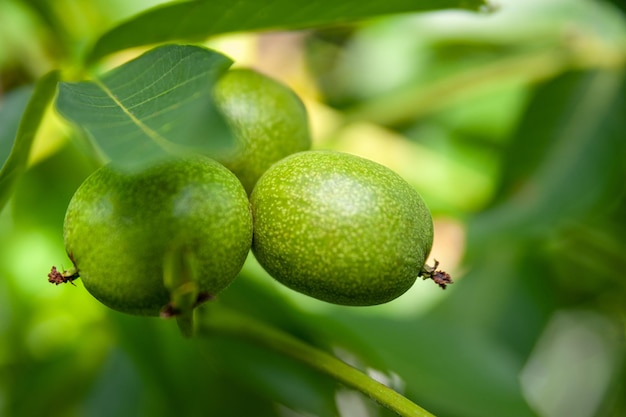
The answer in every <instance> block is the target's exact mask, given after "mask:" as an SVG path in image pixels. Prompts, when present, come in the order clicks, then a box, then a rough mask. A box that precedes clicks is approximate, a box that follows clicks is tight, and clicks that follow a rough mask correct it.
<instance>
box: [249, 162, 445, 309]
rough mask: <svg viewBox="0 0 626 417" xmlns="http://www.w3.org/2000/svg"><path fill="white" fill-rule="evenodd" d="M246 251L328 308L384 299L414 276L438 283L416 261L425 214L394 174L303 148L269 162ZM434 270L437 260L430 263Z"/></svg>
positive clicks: (421, 256)
mask: <svg viewBox="0 0 626 417" xmlns="http://www.w3.org/2000/svg"><path fill="white" fill-rule="evenodd" d="M250 202H251V206H252V216H253V219H254V237H253V243H252V251H253V253H254V255H255V257H256V258H257V260H258V262H259V263H260V264H261V266H263V268H264V269H265V270H266V271H267V272H268V273H269V274H270V275H271V276H272V277H274V278H275V279H276V280H277V281H279V282H281V283H282V284H284V285H286V286H287V287H290V288H291V289H293V290H296V291H298V292H301V293H303V294H306V295H309V296H311V297H314V298H317V299H319V300H323V301H327V302H330V303H335V304H342V305H353V306H366V305H375V304H382V303H386V302H388V301H391V300H393V299H395V298H397V297H398V296H400V295H401V294H403V293H404V292H406V291H407V290H408V289H409V288H410V287H411V286H412V285H413V283H414V282H415V280H416V278H417V277H418V276H424V277H429V278H433V279H435V281H436V282H437V283H438V284H439V285H441V286H442V287H443V288H445V284H447V283H450V282H451V281H450V280H449V276H447V274H445V273H443V272H441V271H435V268H431V267H428V266H425V265H424V263H425V261H426V258H427V257H428V255H429V252H430V250H431V247H432V243H433V222H432V218H431V214H430V212H429V210H428V208H427V207H426V204H425V203H424V201H423V200H422V198H421V197H420V195H419V194H418V193H417V192H416V191H415V190H414V189H413V188H412V187H411V186H410V185H409V184H408V183H407V182H406V181H405V180H403V179H402V178H401V177H400V176H399V175H398V174H396V173H395V172H393V171H392V170H390V169H389V168H386V167H384V166H382V165H379V164H377V163H375V162H373V161H370V160H367V159H363V158H360V157H357V156H354V155H350V154H345V153H340V152H334V151H306V152H300V153H297V154H294V155H291V156H289V157H286V158H284V159H283V160H281V161H280V162H277V163H276V164H274V165H273V166H272V167H271V168H270V169H269V170H268V171H267V172H266V173H265V174H264V175H263V176H262V177H261V179H260V180H259V182H258V183H257V186H256V187H255V189H254V191H253V193H252V195H251V199H250ZM435 267H436V265H435Z"/></svg>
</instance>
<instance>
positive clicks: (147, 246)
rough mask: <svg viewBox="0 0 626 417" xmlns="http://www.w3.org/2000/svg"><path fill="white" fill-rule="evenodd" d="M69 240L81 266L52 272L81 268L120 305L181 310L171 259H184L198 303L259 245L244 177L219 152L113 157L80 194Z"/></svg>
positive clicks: (137, 310)
mask: <svg viewBox="0 0 626 417" xmlns="http://www.w3.org/2000/svg"><path fill="white" fill-rule="evenodd" d="M64 241H65V248H66V250H67V253H68V255H69V257H70V259H71V260H72V262H73V263H74V270H73V271H71V272H67V271H66V272H63V273H62V272H59V271H57V270H56V268H53V270H52V272H51V274H50V275H49V279H50V281H51V282H53V283H57V284H58V283H60V282H65V281H71V280H73V279H74V278H77V277H78V276H80V278H81V280H82V281H83V283H84V285H85V288H86V289H87V290H88V291H89V292H90V293H91V294H92V295H93V296H94V297H95V298H97V299H98V300H100V301H101V302H102V303H103V304H105V305H107V306H108V307H110V308H112V309H115V310H118V311H121V312H125V313H130V314H137V315H148V316H154V315H159V314H162V315H175V314H173V313H175V307H176V306H172V304H171V302H172V288H168V285H167V282H166V281H165V280H164V279H165V275H166V271H165V268H166V267H165V263H166V262H167V261H168V259H169V260H171V259H173V257H174V258H175V259H176V257H178V258H180V259H183V262H182V264H183V265H185V264H186V265H187V267H188V268H187V269H185V271H186V273H187V274H188V275H190V276H188V277H186V280H187V281H189V280H190V278H191V282H192V283H193V285H194V286H196V288H197V300H195V301H197V302H198V303H199V302H201V301H203V300H206V299H209V298H211V297H212V296H214V295H216V294H217V293H219V292H220V291H222V290H223V289H224V288H226V287H227V286H228V285H229V284H230V283H231V282H232V281H233V279H234V278H235V277H236V275H237V274H238V273H239V271H240V270H241V268H242V266H243V263H244V261H245V259H246V257H247V254H248V252H249V250H250V245H251V242H252V217H251V212H250V204H249V200H248V196H247V194H246V192H245V190H244V188H243V186H242V185H241V183H240V182H239V180H238V179H237V177H235V175H234V174H233V173H232V172H230V171H229V170H227V169H226V168H225V167H224V166H222V165H221V164H219V163H218V162H216V161H214V160H212V159H209V158H188V159H178V160H172V161H168V162H164V163H161V164H158V165H155V166H152V167H150V168H148V169H146V170H143V171H141V172H136V173H122V172H119V171H117V170H115V169H114V168H112V167H111V166H109V165H107V166H104V167H102V168H100V169H98V170H97V171H95V172H94V173H93V174H92V175H91V176H89V177H88V178H87V179H86V180H85V181H84V182H83V184H82V185H81V186H80V187H79V189H78V190H77V191H76V193H75V194H74V196H73V197H72V199H71V201H70V204H69V207H68V209H67V212H66V217H65V223H64ZM190 270H191V271H192V272H193V274H189V271H190ZM174 272H176V271H174ZM169 273H170V274H171V273H172V271H171V268H170V270H169ZM182 273H184V271H182V270H181V274H182ZM178 278H180V277H176V276H175V277H173V281H174V282H176V281H177V279H178ZM171 280H172V277H170V281H171ZM186 280H185V279H182V278H181V279H180V282H181V283H185V281H186Z"/></svg>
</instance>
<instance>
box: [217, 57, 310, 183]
mask: <svg viewBox="0 0 626 417" xmlns="http://www.w3.org/2000/svg"><path fill="white" fill-rule="evenodd" d="M214 97H215V102H216V104H217V107H218V109H220V111H222V113H223V114H224V116H225V118H226V121H227V122H228V123H229V125H230V126H231V128H232V129H233V131H234V134H235V138H236V148H235V150H234V151H233V152H231V153H229V154H225V155H220V156H215V159H217V160H218V161H219V162H221V163H222V164H224V165H225V166H226V167H227V168H229V169H230V170H231V171H233V172H234V173H235V175H237V177H239V179H240V180H241V182H242V183H243V185H244V188H245V189H246V191H247V192H248V194H250V193H251V192H252V189H253V188H254V185H255V184H256V182H257V180H258V179H259V177H261V175H262V174H263V173H264V172H265V171H266V170H267V169H268V168H269V167H270V166H271V165H272V164H273V163H274V162H276V161H278V160H280V159H282V158H284V157H285V156H287V155H291V154H292V153H295V152H299V151H304V150H307V149H310V148H311V138H310V134H309V125H308V119H307V113H306V109H305V108H304V105H303V104H302V102H301V101H300V99H299V98H298V96H297V95H296V94H295V93H294V92H293V91H292V90H291V89H290V88H289V87H287V86H285V85H283V84H281V83H279V82H277V81H275V80H273V79H271V78H269V77H267V76H265V75H262V74H260V73H258V72H256V71H253V70H249V69H235V70H231V71H228V72H227V73H226V74H224V75H223V76H222V78H220V80H219V81H218V83H217V84H216V86H215V89H214Z"/></svg>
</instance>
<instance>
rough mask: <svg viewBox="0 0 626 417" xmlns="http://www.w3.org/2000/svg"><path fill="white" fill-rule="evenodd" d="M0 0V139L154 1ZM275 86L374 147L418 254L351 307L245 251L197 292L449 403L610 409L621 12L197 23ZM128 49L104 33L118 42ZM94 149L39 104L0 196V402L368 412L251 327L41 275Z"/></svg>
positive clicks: (504, 408)
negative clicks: (400, 198) (392, 293)
mask: <svg viewBox="0 0 626 417" xmlns="http://www.w3.org/2000/svg"><path fill="white" fill-rule="evenodd" d="M156 3H158V2H156V1H150V0H142V1H135V2H126V1H122V0H115V1H111V0H107V1H104V0H97V1H78V0H58V1H54V2H51V1H46V0H0V161H5V160H6V157H7V155H8V153H9V152H10V149H11V145H12V141H13V138H14V136H15V131H16V129H17V123H18V122H19V115H20V114H21V113H22V111H23V110H24V108H25V106H26V103H27V101H28V98H29V97H30V93H31V92H32V84H33V82H34V81H36V80H37V79H38V78H39V77H40V76H42V75H43V74H44V73H46V72H47V71H49V70H50V69H53V68H62V69H63V70H64V71H67V72H68V73H71V72H72V71H73V70H74V69H75V68H76V62H77V59H78V57H79V56H80V54H81V53H82V52H83V51H84V49H85V47H86V46H87V45H88V42H89V41H91V40H93V39H95V38H97V36H98V35H99V34H101V33H102V32H104V31H105V30H106V29H107V28H109V27H111V26H112V25H114V24H115V23H116V22H119V21H120V20H122V19H124V18H127V17H129V16H131V15H133V14H135V13H137V12H140V11H141V10H143V9H145V8H147V7H149V6H153V5H155V4H156ZM206 45H207V46H209V47H212V48H215V49H217V50H219V51H221V52H223V53H224V54H226V55H228V56H230V57H231V58H233V59H234V60H235V65H236V66H252V67H254V68H256V69H258V70H260V71H262V72H265V73H266V74H269V75H271V76H273V77H275V78H277V79H279V80H281V81H283V82H284V83H286V84H288V85H289V86H291V87H292V88H293V89H294V90H296V91H297V92H298V94H299V95H300V96H301V97H302V99H303V100H304V101H305V103H306V105H307V108H308V110H309V114H310V120H311V128H312V132H313V136H314V147H315V148H319V149H337V150H342V151H346V152H351V153H354V154H358V155H361V156H364V157H367V158H370V159H373V160H376V161H378V162H380V163H382V164H385V165H387V166H389V167H390V168H392V169H394V170H395V171H396V172H398V173H399V174H400V175H401V176H403V177H404V178H405V179H406V180H407V181H409V182H410V183H411V184H412V185H413V186H414V187H415V188H416V189H417V190H418V191H419V192H420V194H421V195H422V197H423V198H424V199H425V200H426V202H427V204H428V205H429V206H430V208H431V210H432V212H433V216H434V221H435V244H434V248H433V251H432V254H431V258H432V259H435V258H436V259H437V260H439V261H440V262H441V264H442V267H443V268H444V269H446V270H447V271H448V272H449V273H450V274H451V275H452V276H453V278H454V280H455V284H454V285H452V286H450V287H449V288H448V289H447V290H445V291H441V290H440V289H439V288H438V287H437V286H436V285H433V284H432V283H430V282H422V281H421V280H420V281H418V282H417V283H416V284H415V286H414V287H413V288H412V289H411V290H410V291H409V292H407V293H406V294H405V295H403V296H402V297H400V298H399V299H397V300H395V301H393V302H391V303H389V304H386V305H382V306H376V307H368V308H354V307H341V306H334V305H330V304H326V303H323V302H321V301H316V300H313V299H309V298H307V297H305V296H301V295H299V294H297V293H294V292H292V291H290V290H288V289H285V288H282V287H281V286H279V285H278V284H276V283H275V282H274V281H273V280H272V279H271V278H270V277H268V276H267V275H266V274H265V273H264V272H263V271H262V269H261V268H260V267H259V266H258V265H257V264H256V262H255V261H254V259H253V257H252V256H250V259H249V260H248V262H247V263H246V266H245V268H244V270H243V271H242V273H241V276H240V277H239V278H238V279H237V280H236V281H235V283H234V284H233V285H232V286H231V287H229V289H228V290H227V291H225V292H224V293H223V294H221V296H220V298H219V300H218V301H217V302H218V303H222V304H223V305H226V306H229V307H233V308H236V309H238V310H240V311H242V312H245V313H250V314H252V315H254V316H255V317H257V318H261V319H263V320H265V321H266V322H268V323H271V324H273V325H275V326H277V327H279V328H281V329H284V330H286V331H288V332H290V333H292V334H294V335H296V336H297V337H299V338H302V339H304V340H305V341H307V342H309V343H311V344H313V345H316V346H318V347H320V348H322V349H325V350H328V351H330V352H332V353H333V354H335V355H336V356H338V357H339V358H341V359H342V360H344V361H346V362H348V363H350V364H352V365H354V366H355V367H357V368H359V369H362V370H363V371H364V372H366V373H368V374H369V375H371V376H372V377H374V378H376V379H378V380H379V381H381V382H384V383H385V384H388V385H390V386H392V387H393V388H394V389H396V390H398V391H399V392H401V393H403V394H404V395H406V396H407V397H409V398H410V399H412V400H413V401H415V402H416V403H418V404H419V405H421V406H422V407H424V408H426V409H427V410H429V411H431V412H433V413H434V414H436V415H440V416H448V417H487V416H488V417H491V416H493V417H503V416H507V417H518V416H519V417H525V416H529V417H531V416H537V417H566V416H567V417H624V416H626V362H625V360H624V359H625V357H626V355H625V354H626V343H625V331H626V326H625V323H626V322H625V319H626V276H625V275H626V103H625V99H626V89H625V85H624V81H625V76H624V74H625V69H626V17H625V6H624V3H623V2H621V0H615V1H614V2H612V3H611V2H607V1H604V2H603V1H591V0H587V1H585V0H550V1H539V0H528V1H524V2H517V1H513V0H500V1H499V2H498V8H497V10H496V11H495V12H493V13H490V14H477V13H470V12H465V11H443V12H433V13H423V14H416V15H411V14H405V15H396V16H386V17H380V18H376V19H371V20H368V21H364V22H360V23H358V24H351V25H343V26H333V27H328V28H323V29H315V30H299V31H292V32H272V33H245V34H234V35H228V36H220V37H215V38H211V39H209V40H208V41H207V42H206ZM137 52H138V51H130V52H127V53H122V54H117V55H115V56H113V57H112V58H111V60H110V62H109V63H108V64H109V65H116V64H119V63H122V62H124V61H125V60H127V59H129V58H130V57H132V56H136V54H137ZM95 168H97V163H96V162H95V161H94V160H93V159H91V158H90V157H88V156H87V155H86V154H84V153H83V152H82V150H81V147H80V146H79V145H77V142H76V141H75V140H74V138H73V133H72V131H71V129H70V128H69V127H68V125H67V124H66V123H65V122H63V121H62V120H61V119H60V118H59V117H58V116H57V115H56V114H55V112H54V110H53V109H50V111H49V112H48V114H47V117H46V118H45V120H44V124H43V126H42V128H41V130H40V132H39V134H38V135H37V137H36V139H35V143H34V146H33V149H32V152H31V154H30V158H29V167H28V170H27V172H26V173H25V175H23V176H22V177H21V178H20V179H19V181H18V183H17V186H16V187H15V189H14V193H13V195H12V197H11V199H10V201H9V203H8V204H7V205H6V206H5V207H4V208H3V209H2V211H1V212H0V416H6V417H31V416H32V417H40V416H44V415H45V416H49V417H56V416H59V417H61V416H62V417H72V416H76V417H78V416H88V417H97V416H113V415H114V416H117V417H125V416H129V417H130V416H134V417H136V416H150V417H158V416H171V415H180V416H185V417H188V416H189V417H193V416H213V415H215V416H284V417H292V416H351V417H352V416H355V417H360V416H372V417H374V416H388V415H391V413H390V412H388V411H386V410H385V409H383V408H381V407H379V406H377V405H376V404H375V403H373V402H372V401H370V400H369V399H367V398H365V397H363V396H362V395H360V394H359V393H357V392H355V391H352V390H350V389H347V388H345V387H342V386H340V385H339V384H337V383H336V382H334V381H332V380H331V379H329V378H327V377H325V376H322V375H319V374H318V373H316V372H314V371H311V370H309V369H308V368H306V367H304V366H303V365H300V364H297V363H295V362H293V361H292V360H291V359H288V358H284V357H281V356H279V355H277V354H275V353H272V352H269V351H267V350H265V349H263V348H260V347H257V346H255V345H253V344H251V343H248V342H244V341H240V340H236V339H231V338H227V337H222V336H220V335H216V336H215V337H204V338H197V339H192V340H186V339H183V338H182V337H181V336H180V333H179V332H178V330H177V328H176V325H175V323H174V322H172V321H165V320H160V319H146V318H138V317H131V316H126V315H123V314H119V313H116V312H114V311H111V310H108V309H107V308H105V307H104V306H102V305H100V304H99V303H98V302H97V301H96V300H95V299H93V298H92V297H91V296H90V295H89V294H88V293H87V292H86V291H85V290H84V288H82V284H81V283H80V281H78V282H77V283H76V286H75V287H74V286H71V285H65V286H60V287H56V286H52V285H50V284H48V283H47V281H46V274H47V273H48V271H49V269H50V267H51V266H52V265H57V266H60V265H62V264H63V263H65V266H66V267H67V266H68V264H69V263H70V261H69V260H68V258H67V257H66V255H65V252H64V248H63V238H62V226H63V217H64V213H65V209H66V207H67V204H68V202H69V200H70V198H71V196H72V194H73V192H74V191H75V190H76V188H77V187H78V186H79V185H80V183H81V182H82V180H83V179H84V178H85V177H86V176H87V175H88V174H89V173H90V172H92V171H93V170H94V169H95Z"/></svg>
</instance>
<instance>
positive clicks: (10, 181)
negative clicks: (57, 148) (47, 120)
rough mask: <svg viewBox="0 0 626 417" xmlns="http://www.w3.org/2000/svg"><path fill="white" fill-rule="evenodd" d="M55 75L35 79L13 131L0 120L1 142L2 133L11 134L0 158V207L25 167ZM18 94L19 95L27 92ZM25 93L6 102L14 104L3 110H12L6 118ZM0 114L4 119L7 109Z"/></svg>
mask: <svg viewBox="0 0 626 417" xmlns="http://www.w3.org/2000/svg"><path fill="white" fill-rule="evenodd" d="M58 79H59V74H58V72H57V71H52V72H50V73H48V74H46V75H45V76H43V77H42V78H41V79H40V80H39V81H38V82H37V85H36V86H35V90H34V91H33V93H32V95H31V96H30V100H29V101H28V104H27V105H26V106H25V110H24V113H23V114H22V118H21V120H20V122H19V126H18V127H17V132H16V129H15V128H12V127H11V120H7V121H8V122H9V123H8V128H7V129H6V130H5V129H4V126H6V125H5V124H4V120H0V121H1V122H2V123H0V125H2V126H3V129H2V137H0V142H2V143H5V141H7V137H5V135H6V136H8V137H10V136H14V137H15V141H14V142H13V147H12V148H11V152H10V154H9V155H8V157H7V159H6V161H4V164H3V165H2V169H0V209H2V207H4V205H5V204H6V202H7V200H8V199H9V197H10V195H11V190H12V189H13V185H14V184H15V181H16V180H17V178H19V176H20V175H21V174H22V172H24V170H25V169H26V163H27V162H28V155H29V154H30V148H31V145H32V144H33V140H34V139H35V135H36V134H37V130H38V129H39V125H40V124H41V121H42V120H43V117H44V114H45V112H46V109H47V107H48V104H49V103H50V101H51V100H52V97H53V96H54V93H55V91H56V84H57V81H58ZM19 94H20V95H21V94H28V93H19ZM26 97H27V96H21V97H17V98H16V101H17V102H8V103H7V104H8V105H9V106H13V105H15V106H16V107H15V109H13V110H11V109H10V108H9V110H7V111H11V112H13V116H11V117H9V119H12V120H17V116H16V115H15V113H16V111H19V110H22V109H23V108H24V105H23V102H24V100H25V99H26ZM2 114H3V117H2V119H4V117H5V116H7V114H8V113H5V112H4V111H3V112H2ZM7 117H8V116H7ZM3 148H4V146H3ZM0 156H1V155H0ZM3 159H4V158H3Z"/></svg>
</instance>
